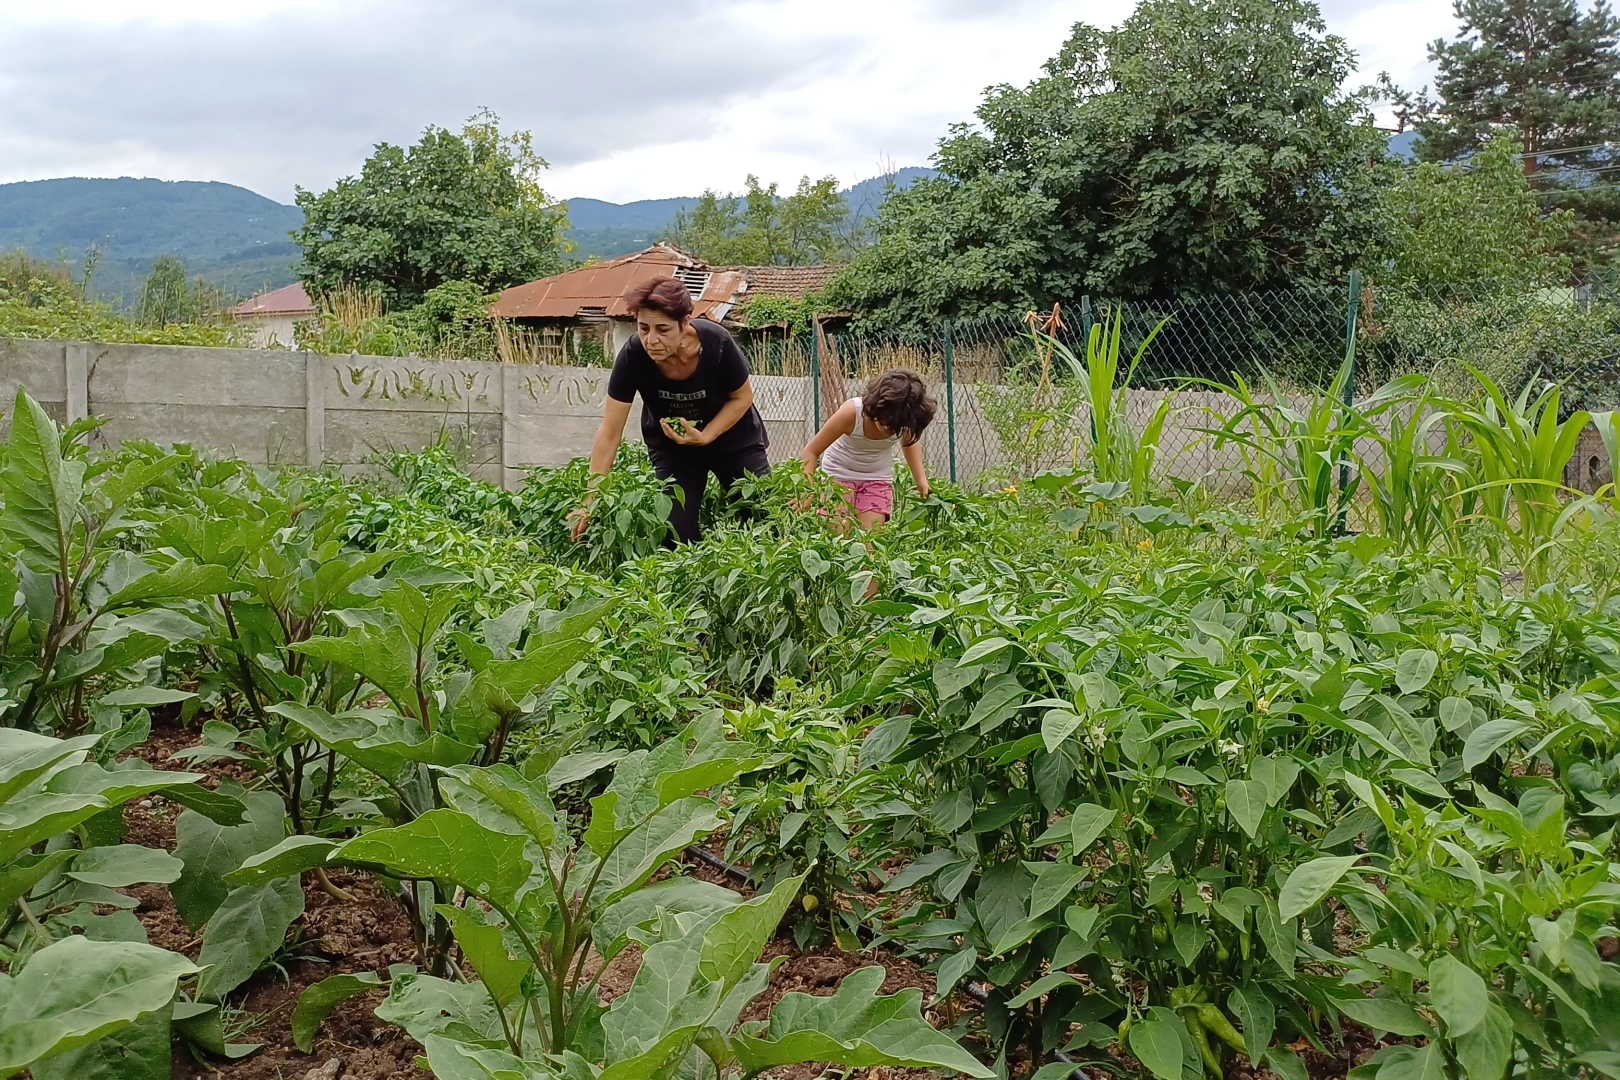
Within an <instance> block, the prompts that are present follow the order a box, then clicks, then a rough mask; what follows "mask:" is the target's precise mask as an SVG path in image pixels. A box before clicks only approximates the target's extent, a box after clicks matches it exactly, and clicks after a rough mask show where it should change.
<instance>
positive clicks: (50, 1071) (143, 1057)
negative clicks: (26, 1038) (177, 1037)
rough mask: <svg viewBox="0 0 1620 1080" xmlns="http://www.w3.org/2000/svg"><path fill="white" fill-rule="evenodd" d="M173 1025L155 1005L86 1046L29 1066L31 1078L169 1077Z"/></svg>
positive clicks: (110, 1079) (114, 1079)
mask: <svg viewBox="0 0 1620 1080" xmlns="http://www.w3.org/2000/svg"><path fill="white" fill-rule="evenodd" d="M173 1037H174V1036H173V1028H172V1025H171V1024H170V1021H169V1012H168V1010H167V1009H154V1010H153V1011H151V1012H149V1013H147V1014H146V1015H145V1016H142V1017H140V1018H138V1019H137V1020H135V1022H134V1023H132V1024H130V1025H128V1026H127V1027H123V1028H119V1029H118V1030H117V1031H115V1032H113V1033H112V1034H110V1035H103V1036H102V1037H101V1038H99V1039H97V1040H96V1041H95V1042H93V1043H91V1044H90V1045H89V1046H81V1047H79V1048H78V1049H77V1050H68V1051H65V1052H63V1053H60V1054H52V1055H51V1056H50V1057H48V1058H46V1059H45V1060H43V1061H36V1062H35V1063H34V1064H33V1066H32V1067H30V1069H29V1070H28V1071H29V1073H30V1074H32V1076H33V1078H34V1080H169V1078H170V1076H171V1075H172V1066H173V1064H174V1048H173V1047H172V1046H171V1045H170V1043H171V1041H172V1040H173Z"/></svg>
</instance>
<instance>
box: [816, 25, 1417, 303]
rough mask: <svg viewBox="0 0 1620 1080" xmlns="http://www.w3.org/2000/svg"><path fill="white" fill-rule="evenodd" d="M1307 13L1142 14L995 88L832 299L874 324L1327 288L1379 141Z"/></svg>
mask: <svg viewBox="0 0 1620 1080" xmlns="http://www.w3.org/2000/svg"><path fill="white" fill-rule="evenodd" d="M1350 65H1351V53H1350V50H1349V48H1348V47H1347V46H1346V45H1345V43H1344V42H1343V40H1341V39H1340V38H1337V37H1333V36H1330V35H1327V34H1326V33H1325V27H1324V26H1323V23H1322V19H1321V15H1320V12H1319V11H1318V10H1317V7H1316V5H1315V4H1314V3H1311V2H1310V0H1142V2H1141V3H1140V4H1139V5H1138V7H1137V9H1136V11H1135V12H1134V13H1133V14H1132V15H1131V16H1130V18H1128V19H1126V20H1125V21H1124V22H1123V23H1121V24H1120V26H1119V27H1118V28H1116V29H1114V30H1108V31H1104V30H1098V29H1095V28H1093V27H1090V26H1086V25H1084V24H1077V25H1076V26H1075V27H1074V30H1073V33H1072V34H1071V36H1070V37H1069V39H1068V41H1067V42H1066V43H1065V44H1064V45H1063V48H1062V50H1061V51H1060V52H1059V53H1058V55H1057V56H1056V57H1054V58H1053V59H1052V60H1051V61H1049V62H1048V63H1047V64H1046V67H1045V74H1044V75H1043V76H1042V77H1041V78H1039V79H1037V80H1035V81H1034V82H1032V83H1030V84H1029V86H1027V87H1025V88H1022V89H1018V88H1014V87H1011V86H1000V87H995V88H993V89H991V90H990V91H988V92H987V93H986V95H985V98H984V102H983V104H982V105H981V106H980V107H979V109H978V123H977V124H976V125H967V124H961V125H957V126H956V127H954V128H953V129H952V132H951V134H950V136H949V137H947V138H946V139H944V140H943V141H942V142H941V143H940V145H939V150H938V152H937V154H936V155H935V161H936V163H937V164H938V166H939V168H940V170H941V172H942V174H943V175H941V176H940V177H939V178H937V179H934V180H924V181H919V182H918V183H917V184H915V185H913V186H912V187H911V188H910V189H909V190H907V191H905V192H901V193H898V194H896V195H895V196H894V197H893V198H891V199H889V200H888V202H886V203H885V204H884V207H883V209H882V211H881V212H880V214H879V216H878V224H877V228H878V239H877V242H876V243H875V244H874V245H873V246H872V247H870V248H868V249H867V250H866V251H864V252H862V253H861V255H860V256H859V257H857V259H856V260H855V263H854V265H853V266H852V267H851V268H850V269H849V270H848V271H846V272H845V273H844V274H843V275H841V277H840V279H839V281H838V283H837V288H836V295H837V297H838V298H839V299H840V300H841V301H842V302H843V303H845V304H848V305H850V306H852V307H854V308H856V309H857V310H863V311H866V312H869V313H870V314H871V317H872V318H874V319H875V320H877V321H886V322H906V321H914V320H916V319H920V318H926V317H930V316H933V315H937V314H946V315H954V314H975V313H980V312H991V311H1001V312H1018V311H1023V310H1028V309H1030V308H1034V307H1042V306H1045V305H1047V304H1050V303H1051V302H1052V301H1053V300H1062V301H1068V300H1073V299H1075V298H1076V297H1077V296H1078V295H1079V294H1081V293H1083V292H1086V291H1090V292H1092V293H1097V294H1100V295H1103V296H1109V297H1131V296H1136V297H1144V296H1158V297H1164V296H1175V295H1184V294H1205V293H1219V292H1229V291H1240V290H1251V289H1266V288H1277V287H1286V286H1290V285H1295V284H1300V283H1309V282H1324V281H1337V280H1339V279H1340V276H1341V275H1342V274H1343V272H1344V271H1345V270H1347V269H1348V268H1350V267H1351V266H1353V265H1355V264H1356V263H1357V262H1358V261H1359V260H1360V258H1361V257H1362V255H1363V253H1364V252H1365V251H1367V250H1368V249H1369V248H1370V247H1373V246H1376V243H1377V240H1378V237H1379V235H1380V232H1381V229H1382V225H1381V222H1380V215H1379V208H1380V205H1381V192H1380V188H1381V186H1382V184H1383V182H1384V179H1385V173H1384V171H1383V170H1384V169H1385V168H1386V166H1385V165H1384V164H1383V158H1384V156H1385V151H1384V140H1383V137H1382V136H1381V135H1380V134H1379V133H1378V131H1377V130H1376V129H1375V128H1374V127H1373V123H1372V116H1371V113H1370V111H1369V109H1368V95H1366V94H1364V93H1354V94H1351V93H1346V92H1345V91H1344V90H1343V89H1341V87H1342V84H1343V83H1344V81H1345V79H1346V78H1347V77H1348V76H1349V72H1350Z"/></svg>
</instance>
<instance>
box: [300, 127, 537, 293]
mask: <svg viewBox="0 0 1620 1080" xmlns="http://www.w3.org/2000/svg"><path fill="white" fill-rule="evenodd" d="M545 168H546V163H545V161H544V160H543V159H542V158H541V157H540V156H539V155H538V154H536V153H535V152H534V147H533V143H532V140H531V139H530V136H529V133H528V132H516V133H513V134H510V135H506V134H502V132H501V130H500V121H499V118H497V117H496V116H495V114H494V113H491V112H489V111H488V110H483V111H480V112H479V113H477V114H475V115H474V116H473V117H471V118H470V119H469V120H468V121H467V123H466V124H465V125H464V126H463V127H462V129H461V131H460V133H456V132H453V131H448V130H446V129H444V128H440V127H432V126H429V127H428V128H427V129H426V130H425V131H424V132H423V133H422V138H421V140H420V141H419V142H417V143H416V144H415V145H413V146H410V147H406V148H401V147H398V146H392V145H390V144H388V143H378V144H377V147H376V150H375V152H374V153H373V154H372V155H371V157H369V158H367V159H366V162H365V164H364V165H363V166H362V167H361V170H360V175H359V176H358V177H352V176H351V177H346V178H344V179H342V180H339V181H338V182H337V183H336V184H335V185H334V186H333V187H332V188H330V189H329V190H327V191H323V192H321V193H319V194H316V193H314V192H310V191H305V190H304V189H303V188H299V189H298V195H297V200H296V201H297V203H298V206H299V208H300V209H302V210H303V211H304V226H303V228H301V229H299V230H297V231H296V232H294V233H293V239H294V240H295V241H296V242H297V243H298V245H299V246H300V247H302V248H303V249H304V257H303V260H302V261H301V262H300V264H299V266H298V275H299V277H300V278H302V279H303V281H304V284H305V286H306V287H308V288H309V289H310V290H311V291H312V292H316V293H328V292H331V291H334V290H335V289H337V288H339V287H342V286H353V287H357V288H360V289H363V290H375V291H377V292H379V293H380V294H381V295H382V297H383V299H384V300H385V301H387V302H388V303H389V304H390V305H394V306H405V305H410V304H415V303H417V302H418V301H419V300H420V299H421V297H422V295H423V294H424V293H426V292H427V291H428V290H429V289H432V288H435V287H436V286H439V285H442V284H444V283H446V282H449V281H470V282H473V283H474V284H475V285H476V286H477V287H479V288H481V289H484V290H486V291H493V290H495V289H500V288H505V287H506V286H509V285H516V284H519V283H521V282H525V281H531V280H533V279H535V278H538V277H544V276H546V275H547V274H553V273H556V272H557V271H559V270H561V269H562V268H563V254H564V252H565V251H566V245H565V243H564V241H563V232H564V230H565V229H567V227H568V218H567V212H566V207H565V206H564V205H562V204H560V203H558V202H556V201H555V200H554V199H552V198H551V197H550V196H548V195H547V194H546V193H545V191H544V190H543V189H542V188H541V187H540V174H541V173H542V172H543V171H544V170H545Z"/></svg>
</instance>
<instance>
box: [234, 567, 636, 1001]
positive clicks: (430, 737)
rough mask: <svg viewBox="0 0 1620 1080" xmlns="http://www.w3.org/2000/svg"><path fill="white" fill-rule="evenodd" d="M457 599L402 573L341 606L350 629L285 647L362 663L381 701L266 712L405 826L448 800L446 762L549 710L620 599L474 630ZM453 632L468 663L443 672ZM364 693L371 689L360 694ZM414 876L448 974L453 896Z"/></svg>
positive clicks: (423, 955) (349, 666) (489, 751)
mask: <svg viewBox="0 0 1620 1080" xmlns="http://www.w3.org/2000/svg"><path fill="white" fill-rule="evenodd" d="M458 603H459V600H458V597H457V595H456V593H455V592H454V591H453V590H449V589H441V590H437V591H434V592H429V593H424V592H423V591H422V590H421V589H418V588H417V587H416V586H415V585H413V584H411V583H410V582H409V581H408V580H404V579H400V580H396V581H394V582H393V583H392V585H391V586H390V587H389V588H387V590H386V591H384V592H383V593H382V595H381V596H380V597H379V598H378V601H377V606H375V607H365V608H353V609H345V610H343V611H341V612H338V613H336V615H335V618H337V619H338V620H339V621H340V622H341V623H342V624H343V625H345V626H346V627H347V632H346V633H345V634H344V635H343V636H341V637H330V636H316V637H311V638H308V639H307V640H304V641H300V642H295V643H293V644H292V645H290V646H289V647H288V651H289V652H290V653H293V654H297V655H300V656H302V657H305V658H307V659H309V660H311V661H315V662H318V663H320V664H328V665H333V666H335V667H339V668H342V669H346V670H348V671H351V672H354V673H355V674H356V675H357V676H359V677H360V678H361V679H363V680H364V684H365V685H366V686H369V687H371V688H373V691H374V692H375V694H376V695H377V697H376V700H375V701H373V700H366V701H364V702H362V703H361V704H360V705H359V707H351V708H346V709H343V710H341V711H335V712H334V711H333V710H332V709H329V708H327V707H325V706H323V705H320V704H303V703H298V702H293V701H282V702H279V703H277V704H275V705H272V706H270V707H268V708H267V709H266V710H265V711H266V712H267V713H269V714H271V715H274V716H278V717H281V718H282V719H284V720H286V721H287V722H288V723H289V724H290V725H292V726H293V728H294V729H295V730H296V732H297V733H298V736H297V737H299V738H307V739H310V740H312V741H314V742H316V743H318V744H319V745H320V746H322V747H324V748H326V750H327V751H328V752H329V753H330V755H331V756H332V758H333V760H334V761H336V762H340V764H338V765H337V767H338V768H342V767H343V765H345V764H346V765H349V766H353V767H354V768H357V769H360V770H364V772H366V773H368V774H370V776H371V777H372V778H373V781H374V782H375V784H376V785H377V786H378V787H379V789H380V790H382V791H384V792H386V793H387V795H386V796H385V797H379V798H378V799H376V800H375V805H376V806H377V807H378V809H379V813H380V815H381V816H382V817H383V818H384V819H386V820H388V821H390V822H393V823H396V824H403V823H408V822H410V821H413V820H415V819H417V818H419V817H421V816H422V815H424V814H427V813H429V812H431V811H433V810H435V809H440V808H443V807H444V805H445V802H444V793H443V784H442V782H441V780H442V776H441V773H440V771H439V770H443V769H447V768H453V767H457V766H464V765H493V764H494V763H496V762H498V761H499V760H500V758H501V754H502V751H503V749H504V747H505V745H506V741H507V739H508V738H509V737H510V736H511V734H512V732H513V730H514V728H515V727H516V726H517V725H519V724H520V723H521V722H524V721H525V720H528V719H533V718H535V717H536V715H537V713H538V712H540V711H541V710H543V709H544V708H545V706H546V703H547V700H546V699H547V695H548V691H550V689H551V687H552V685H553V684H554V683H556V682H557V681H558V680H559V679H561V678H562V676H563V675H564V674H565V673H566V672H567V671H568V670H569V668H570V667H572V666H573V665H574V664H575V662H576V661H578V660H579V659H580V657H581V656H583V655H584V654H585V653H586V652H587V651H588V650H589V649H590V647H591V642H590V640H589V638H588V637H587V633H588V632H589V631H590V630H591V628H592V627H594V626H595V625H596V624H597V623H598V622H599V621H600V620H601V619H602V618H603V616H604V615H606V614H607V611H608V610H609V608H610V606H611V604H610V603H609V602H606V601H602V600H598V599H590V600H587V601H585V602H583V603H580V604H576V605H574V606H573V607H572V608H570V609H568V610H567V611H563V612H557V611H542V612H540V613H539V615H538V616H537V618H536V620H535V621H536V622H537V623H538V625H536V626H535V627H534V628H533V630H532V632H531V630H530V628H529V622H530V620H531V615H533V614H534V613H533V604H532V603H528V602H525V603H523V604H519V605H516V606H515V607H513V608H512V609H510V610H509V611H507V612H505V613H504V614H503V615H502V616H501V617H499V618H496V619H486V620H484V622H483V626H482V633H481V639H477V638H473V637H472V636H470V635H468V634H465V633H461V632H448V631H447V629H446V626H447V623H448V621H449V619H450V616H451V614H452V613H453V612H454V610H455V608H456V605H457V604H458ZM447 640H452V641H453V642H454V643H455V645H456V647H457V648H458V649H459V651H460V652H461V654H462V657H463V659H464V660H465V661H466V663H467V665H468V670H463V671H456V672H453V673H447V672H444V671H441V670H440V648H441V645H443V644H445V643H446V641H447ZM359 693H364V691H360V690H357V691H356V692H355V693H354V694H351V695H350V696H351V699H353V698H354V697H355V696H357V695H358V694H359ZM295 839H300V840H301V841H302V840H310V839H312V838H309V837H303V838H295ZM311 850H314V847H312V848H311ZM311 869H315V870H317V871H319V870H320V867H319V865H317V866H314V867H311ZM409 880H410V881H411V884H410V885H409V886H408V887H406V888H404V889H403V890H402V896H403V900H404V903H405V907H406V910H407V911H408V913H409V914H410V917H411V920H412V924H413V927H414V930H415V935H416V946H417V953H418V960H419V962H420V964H421V965H422V966H423V968H424V969H425V970H427V971H428V972H429V973H430V974H434V975H442V974H443V973H444V972H445V970H446V963H447V960H448V950H449V948H450V944H451V936H450V932H451V926H450V923H449V922H448V921H446V919H445V918H444V916H443V915H442V913H440V911H439V910H438V909H439V907H440V905H441V904H442V903H444V902H446V901H447V900H448V899H449V897H450V893H448V892H445V891H444V887H443V886H442V885H441V884H439V883H437V882H436V881H435V879H434V878H433V877H432V876H431V875H428V876H424V877H412V878H410V879H409Z"/></svg>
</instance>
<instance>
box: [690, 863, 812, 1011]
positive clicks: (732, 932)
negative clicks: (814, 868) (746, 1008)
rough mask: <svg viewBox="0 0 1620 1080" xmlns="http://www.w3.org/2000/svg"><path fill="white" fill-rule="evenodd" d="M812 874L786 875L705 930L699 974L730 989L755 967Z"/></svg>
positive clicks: (699, 961) (732, 909)
mask: <svg viewBox="0 0 1620 1080" xmlns="http://www.w3.org/2000/svg"><path fill="white" fill-rule="evenodd" d="M807 876H808V873H805V874H800V875H799V876H798V877H791V878H784V879H783V880H782V881H780V882H778V883H777V885H776V887H775V888H774V889H772V890H771V891H770V892H768V893H766V894H765V895H763V896H756V897H754V898H753V899H752V900H749V901H747V902H746V903H742V904H738V905H737V906H736V907H733V908H731V909H730V910H729V911H726V912H725V913H723V914H722V915H720V917H719V918H717V919H715V920H713V921H712V922H710V923H709V924H708V926H707V928H706V929H705V930H704V932H703V951H702V952H701V953H700V954H699V958H698V975H699V976H701V977H702V978H704V979H707V980H709V981H711V982H720V983H723V984H724V985H725V986H726V988H727V989H728V990H729V989H730V988H731V987H732V986H734V985H736V983H737V982H738V981H740V980H741V979H742V977H743V976H744V975H746V974H748V971H749V969H750V968H752V967H753V966H754V961H755V959H757V958H758V956H759V951H760V950H761V949H763V948H764V947H765V944H766V942H768V941H770V940H771V938H772V936H774V935H775V933H776V927H777V926H778V924H780V923H781V921H782V916H784V915H786V914H787V909H788V906H789V905H791V904H792V903H793V901H794V900H795V899H797V898H798V895H799V888H800V887H801V886H802V885H803V884H804V879H805V878H806V877H807Z"/></svg>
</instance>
